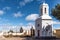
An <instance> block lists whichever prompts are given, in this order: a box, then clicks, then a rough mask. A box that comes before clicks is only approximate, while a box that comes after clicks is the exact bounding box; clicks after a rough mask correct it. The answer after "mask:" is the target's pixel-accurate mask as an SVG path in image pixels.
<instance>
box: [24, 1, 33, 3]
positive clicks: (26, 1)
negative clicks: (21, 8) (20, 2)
mask: <svg viewBox="0 0 60 40" xmlns="http://www.w3.org/2000/svg"><path fill="white" fill-rule="evenodd" d="M32 1H33V0H24V2H25V3H29V2H32Z"/></svg>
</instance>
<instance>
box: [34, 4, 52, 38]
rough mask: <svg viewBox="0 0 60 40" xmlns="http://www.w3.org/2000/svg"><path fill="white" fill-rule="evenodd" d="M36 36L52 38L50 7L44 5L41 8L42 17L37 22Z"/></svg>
mask: <svg viewBox="0 0 60 40" xmlns="http://www.w3.org/2000/svg"><path fill="white" fill-rule="evenodd" d="M35 28H36V29H35V36H36V37H46V36H52V34H53V33H52V18H51V17H50V16H49V6H48V4H47V3H43V4H41V6H40V17H39V18H37V19H36V21H35Z"/></svg>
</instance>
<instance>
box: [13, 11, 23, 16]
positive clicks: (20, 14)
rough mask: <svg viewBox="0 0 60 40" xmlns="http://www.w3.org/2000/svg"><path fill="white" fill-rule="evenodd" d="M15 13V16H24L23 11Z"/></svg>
mask: <svg viewBox="0 0 60 40" xmlns="http://www.w3.org/2000/svg"><path fill="white" fill-rule="evenodd" d="M13 15H14V17H22V13H21V12H17V13H14V14H13Z"/></svg>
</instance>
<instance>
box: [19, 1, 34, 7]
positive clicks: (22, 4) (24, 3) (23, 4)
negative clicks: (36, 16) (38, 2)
mask: <svg viewBox="0 0 60 40" xmlns="http://www.w3.org/2000/svg"><path fill="white" fill-rule="evenodd" d="M32 1H33V0H23V1H21V2H20V3H19V4H20V6H25V5H26V4H27V3H30V2H32Z"/></svg>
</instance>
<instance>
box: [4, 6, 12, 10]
mask: <svg viewBox="0 0 60 40" xmlns="http://www.w3.org/2000/svg"><path fill="white" fill-rule="evenodd" d="M10 9H11V7H8V6H7V7H4V8H3V10H10Z"/></svg>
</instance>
